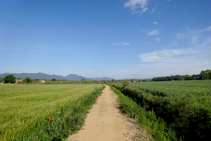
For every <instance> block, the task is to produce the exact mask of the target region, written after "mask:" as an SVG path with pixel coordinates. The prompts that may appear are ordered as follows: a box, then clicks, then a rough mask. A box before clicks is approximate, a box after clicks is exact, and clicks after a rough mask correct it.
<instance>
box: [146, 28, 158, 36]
mask: <svg viewBox="0 0 211 141" xmlns="http://www.w3.org/2000/svg"><path fill="white" fill-rule="evenodd" d="M158 34H159V29H157V30H152V31H150V32H149V33H148V36H151V35H158Z"/></svg>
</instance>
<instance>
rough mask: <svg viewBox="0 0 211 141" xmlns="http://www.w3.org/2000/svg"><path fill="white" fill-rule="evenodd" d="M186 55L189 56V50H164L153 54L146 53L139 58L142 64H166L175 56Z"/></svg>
mask: <svg viewBox="0 0 211 141" xmlns="http://www.w3.org/2000/svg"><path fill="white" fill-rule="evenodd" d="M184 54H187V50H184V49H178V50H169V49H164V50H160V51H155V52H151V53H144V54H141V55H139V57H140V58H141V61H142V62H165V61H167V60H168V59H169V58H171V57H173V56H178V55H184Z"/></svg>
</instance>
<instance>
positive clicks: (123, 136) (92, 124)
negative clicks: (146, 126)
mask: <svg viewBox="0 0 211 141" xmlns="http://www.w3.org/2000/svg"><path fill="white" fill-rule="evenodd" d="M118 106H119V105H118V96H117V95H116V94H114V92H113V91H111V89H110V87H109V86H107V85H106V86H105V89H104V90H103V93H102V94H101V96H100V97H98V99H97V102H96V103H95V104H94V105H93V107H92V109H90V110H89V113H88V114H87V117H86V119H85V124H84V126H83V128H82V130H80V131H79V132H78V133H76V134H74V135H72V136H69V137H68V139H67V140H68V141H126V140H127V141H129V140H143V139H141V137H140V133H141V132H140V128H139V126H138V125H136V124H135V123H134V121H133V120H132V119H130V118H128V117H126V116H125V115H123V114H122V113H121V112H120V110H119V109H118ZM143 131H144V130H142V133H141V134H143ZM144 132H145V131H144ZM144 134H146V133H144ZM144 140H145V139H144Z"/></svg>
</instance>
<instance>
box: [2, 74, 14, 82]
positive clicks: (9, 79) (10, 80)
mask: <svg viewBox="0 0 211 141" xmlns="http://www.w3.org/2000/svg"><path fill="white" fill-rule="evenodd" d="M4 83H15V77H14V76H13V75H7V76H5V78H4Z"/></svg>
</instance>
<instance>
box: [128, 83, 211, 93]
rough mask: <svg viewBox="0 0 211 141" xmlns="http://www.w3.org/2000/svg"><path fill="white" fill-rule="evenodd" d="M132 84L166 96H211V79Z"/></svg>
mask: <svg viewBox="0 0 211 141" xmlns="http://www.w3.org/2000/svg"><path fill="white" fill-rule="evenodd" d="M130 86H131V87H136V88H139V89H142V90H144V91H149V92H151V93H155V94H156V93H158V94H159V92H160V93H161V94H163V95H165V96H180V97H192V96H202V97H203V96H211V80H198V81H162V82H144V83H131V84H130Z"/></svg>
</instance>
